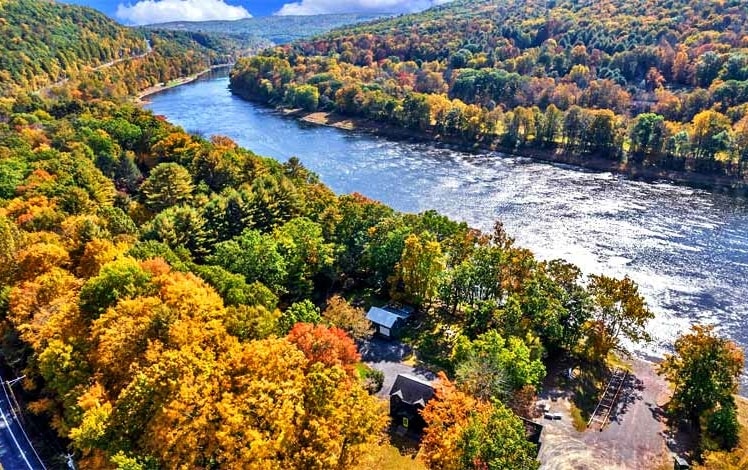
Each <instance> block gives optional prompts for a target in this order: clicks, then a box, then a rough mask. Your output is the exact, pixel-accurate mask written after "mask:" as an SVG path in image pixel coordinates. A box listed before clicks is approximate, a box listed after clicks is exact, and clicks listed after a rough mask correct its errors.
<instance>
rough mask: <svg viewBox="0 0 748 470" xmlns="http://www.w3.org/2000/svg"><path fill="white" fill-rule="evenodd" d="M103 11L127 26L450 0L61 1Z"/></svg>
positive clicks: (379, 9)
mask: <svg viewBox="0 0 748 470" xmlns="http://www.w3.org/2000/svg"><path fill="white" fill-rule="evenodd" d="M62 1H65V2H67V3H76V4H79V5H86V6H90V7H93V8H96V9H97V10H101V11H103V12H104V13H106V14H107V15H109V16H111V17H112V18H114V19H116V20H117V21H119V22H121V23H123V24H128V25H136V24H148V23H163V22H167V21H207V20H238V19H242V18H250V17H252V16H268V15H315V14H321V13H411V12H416V11H421V10H425V9H426V8H430V7H432V6H435V5H441V4H443V3H447V2H448V1H450V0H62Z"/></svg>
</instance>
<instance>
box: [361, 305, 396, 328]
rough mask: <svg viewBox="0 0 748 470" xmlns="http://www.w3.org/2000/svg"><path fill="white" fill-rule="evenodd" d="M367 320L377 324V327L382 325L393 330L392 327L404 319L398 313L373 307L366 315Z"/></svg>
mask: <svg viewBox="0 0 748 470" xmlns="http://www.w3.org/2000/svg"><path fill="white" fill-rule="evenodd" d="M366 318H367V319H368V320H369V321H371V322H373V323H376V324H377V325H382V326H384V327H386V328H392V325H394V324H395V322H397V321H398V320H399V319H401V318H402V317H401V316H400V315H398V314H396V313H393V312H390V311H389V310H384V309H382V308H379V307H372V308H370V309H369V312H368V313H367V314H366Z"/></svg>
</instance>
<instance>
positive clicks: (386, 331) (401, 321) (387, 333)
mask: <svg viewBox="0 0 748 470" xmlns="http://www.w3.org/2000/svg"><path fill="white" fill-rule="evenodd" d="M412 313H413V309H412V308H408V307H404V308H396V307H392V306H389V305H388V306H386V307H384V308H380V307H371V308H370V309H369V311H368V312H367V314H366V319H367V320H369V321H370V322H371V324H372V326H373V327H374V332H375V333H377V334H379V335H381V336H384V337H385V338H394V337H397V335H398V333H399V332H400V329H401V328H402V327H403V325H405V323H406V322H407V321H408V319H409V318H410V315H411V314H412Z"/></svg>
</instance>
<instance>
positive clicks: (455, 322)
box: [0, 0, 743, 470]
mask: <svg viewBox="0 0 748 470" xmlns="http://www.w3.org/2000/svg"><path fill="white" fill-rule="evenodd" d="M0 5H2V8H11V7H12V8H19V9H20V10H19V11H23V12H24V15H27V16H28V19H27V20H26V21H28V22H29V23H30V24H31V23H33V24H37V25H39V26H38V27H39V28H40V32H39V33H38V34H40V35H43V34H45V33H43V31H41V30H42V29H43V28H44V26H43V25H44V22H43V21H41V20H40V19H38V18H37V15H41V18H47V16H46V15H47V14H48V13H49V12H48V10H46V9H47V8H51V9H56V8H63V9H67V8H72V7H59V6H58V5H55V4H52V3H46V2H31V1H28V0H18V1H13V2H9V1H3V2H2V3H1V4H0ZM34 5H38V6H39V10H38V11H37V10H36V9H35V8H36V7H34ZM460 5H462V4H457V7H456V8H458V10H456V11H459V8H461V6H460ZM32 7H33V8H32ZM73 10H75V9H74V8H73ZM73 10H71V11H73ZM65 11H67V10H65ZM444 11H449V10H444ZM87 12H89V10H81V11H77V12H76V11H73V12H72V13H70V14H71V15H85V14H92V13H87ZM63 17H64V15H63ZM407 18H409V17H404V18H402V19H399V20H394V23H391V24H397V23H398V22H400V21H406V22H407V21H409V20H408V19H407ZM47 21H50V22H51V27H53V28H54V25H55V24H58V23H57V22H55V21H54V18H51V17H50V18H48V19H47ZM440 21H441V20H440ZM84 23H85V22H84ZM386 24H390V23H386ZM81 27H82V26H81V25H76V26H75V28H81ZM372 27H375V26H367V28H372ZM113 31H116V28H115V29H113ZM50 34H51V33H50ZM123 34H124V33H123ZM128 34H129V33H128ZM170 34H172V33H170ZM17 37H18V36H15V35H6V36H2V37H0V46H2V47H3V48H4V50H12V47H13V45H14V44H22V42H21V41H18V40H17ZM137 39H138V40H139V38H137ZM151 42H152V46H153V49H154V50H153V52H150V53H147V55H146V56H144V57H142V58H137V59H132V60H126V61H122V62H120V63H118V64H115V65H113V66H111V67H105V68H101V69H99V70H96V71H93V70H91V71H88V72H86V73H85V74H81V75H80V76H77V77H74V78H73V79H71V80H70V82H69V83H68V84H67V85H65V86H63V87H60V88H61V89H59V90H54V92H52V93H49V96H44V95H46V94H41V95H40V94H34V93H28V91H30V90H29V88H30V87H32V84H31V83H29V82H28V81H27V78H26V75H23V74H22V75H21V76H19V78H18V81H13V79H12V78H10V79H9V82H8V83H9V84H10V86H9V89H10V90H11V91H17V93H13V94H9V95H8V96H3V97H2V98H0V357H1V358H2V364H1V365H2V367H3V372H6V371H7V372H10V373H13V374H16V375H15V376H17V377H21V378H22V380H21V381H20V383H19V385H17V386H16V387H17V388H16V390H18V394H19V395H20V397H21V400H20V405H21V406H23V407H24V409H25V410H27V411H29V412H31V413H33V414H34V415H35V416H36V417H37V418H36V420H35V421H36V422H37V424H39V423H43V424H45V425H48V426H49V427H51V428H52V429H53V430H54V432H56V433H57V435H58V436H59V439H60V440H61V442H60V443H59V444H55V443H52V442H50V443H46V444H48V446H40V448H41V449H42V450H43V451H44V450H46V451H47V452H45V456H47V455H48V454H53V453H56V455H55V456H52V458H51V459H50V462H51V464H50V468H51V467H52V466H53V465H58V466H60V467H64V466H65V457H64V455H65V453H67V452H68V450H69V451H72V452H73V454H74V458H75V460H76V463H77V465H78V468H82V469H122V470H125V469H127V470H146V469H148V470H152V469H160V468H164V469H172V468H173V469H185V468H188V469H214V468H248V469H255V468H256V469H304V470H308V469H320V470H322V469H349V468H379V465H377V464H371V463H370V462H375V461H378V460H377V457H378V454H377V453H378V452H379V451H380V450H381V448H382V447H383V445H387V444H388V436H389V435H388V434H387V433H386V429H387V426H388V424H389V417H388V413H387V410H386V405H385V404H384V403H383V402H382V401H381V400H379V399H377V398H376V397H375V396H374V395H373V393H375V392H376V391H377V389H378V385H379V386H381V375H378V374H377V373H376V372H373V371H372V370H371V369H369V368H368V367H367V366H366V365H364V364H363V363H361V356H360V355H359V351H358V345H360V344H366V341H367V340H368V339H369V336H370V335H371V328H370V324H369V322H368V321H367V320H366V318H365V316H364V311H363V310H362V309H360V308H356V307H354V304H357V302H356V303H354V302H351V303H349V300H353V299H355V300H357V301H361V302H364V303H370V304H372V303H376V304H377V305H381V304H383V303H384V302H387V301H398V302H406V303H408V304H410V305H412V306H413V307H414V308H415V309H416V311H415V313H414V319H415V320H416V321H415V322H413V324H412V326H411V327H409V329H408V330H407V331H406V333H405V337H404V341H405V342H407V344H408V345H409V346H410V347H412V348H414V349H416V350H417V351H418V360H419V361H422V364H423V365H424V366H427V367H430V368H432V369H434V371H435V372H436V371H439V372H440V381H439V384H438V386H437V389H438V390H437V393H436V398H434V399H433V400H431V401H430V402H429V403H428V405H427V407H426V408H425V409H424V410H423V413H422V416H423V418H424V419H425V420H426V423H427V425H428V427H427V428H426V431H425V434H424V436H423V440H422V445H421V450H420V453H419V459H420V460H421V461H423V462H424V463H426V464H427V465H429V466H430V467H431V468H475V469H499V468H502V469H503V468H512V469H520V470H524V469H528V470H530V469H535V468H537V467H538V462H537V461H536V459H535V456H536V451H537V448H536V445H535V444H533V443H531V442H530V441H528V440H527V439H526V430H525V426H524V425H523V423H522V421H521V420H520V418H519V416H525V417H527V416H530V414H531V412H532V410H533V409H534V408H535V403H536V394H537V392H538V391H539V390H540V387H541V383H542V382H543V380H544V378H545V377H546V374H547V372H546V366H547V365H548V364H549V363H550V362H551V361H553V360H554V359H556V358H559V357H563V358H565V359H566V360H569V361H571V362H573V363H575V364H582V365H583V367H582V370H583V371H584V372H585V374H587V373H589V374H594V373H598V372H599V373H600V374H601V375H600V377H604V376H605V374H606V373H607V367H608V366H607V364H608V362H607V361H608V359H609V358H610V357H611V356H612V355H613V354H615V353H616V352H622V351H625V348H626V345H627V344H631V343H637V342H641V341H645V340H647V339H648V337H649V335H648V332H647V323H648V321H650V320H651V319H652V318H653V317H654V315H653V313H652V312H651V311H650V310H649V309H648V308H647V305H646V303H645V302H644V299H643V298H642V297H641V295H640V294H639V291H638V288H637V286H636V284H635V283H634V281H633V280H631V279H629V278H624V279H614V278H611V277H608V276H605V275H595V274H594V273H582V272H581V271H580V270H579V269H578V268H577V267H576V266H573V265H571V264H569V263H566V262H564V261H560V260H553V261H540V260H538V259H536V258H535V257H534V255H533V254H532V253H531V252H530V251H529V250H527V249H524V248H522V247H520V246H517V245H516V244H515V243H514V240H513V239H512V238H511V237H510V236H509V235H508V234H507V233H506V232H505V231H504V229H503V227H502V225H501V224H500V223H497V224H496V226H495V229H494V230H493V232H492V233H481V232H480V231H478V230H474V229H471V228H470V227H468V226H467V225H466V224H464V223H458V222H455V221H452V220H449V219H448V218H446V217H444V216H441V215H439V214H437V213H436V212H433V211H427V212H425V213H422V214H404V213H399V212H397V211H395V210H393V209H392V208H390V207H387V206H385V205H383V204H381V203H378V202H376V201H372V200H370V199H367V198H366V197H364V196H361V195H358V194H351V195H336V194H334V193H333V192H332V191H331V190H330V189H329V188H327V187H326V186H325V185H324V184H323V183H322V182H321V181H320V180H319V178H318V177H317V176H316V175H315V174H313V173H312V172H310V171H308V170H307V169H306V168H304V166H303V165H302V164H301V162H299V161H298V160H297V159H294V158H292V159H290V160H289V161H287V162H286V163H280V162H278V161H275V160H272V159H269V158H265V157H261V156H258V155H255V154H254V153H252V152H250V151H248V150H245V149H242V148H240V147H239V146H237V145H236V144H235V143H234V142H233V141H231V140H230V139H228V138H226V137H221V136H214V137H211V138H209V139H208V138H203V137H200V136H195V135H191V134H189V133H187V132H185V131H184V130H182V129H179V128H177V127H175V126H173V125H171V124H169V123H168V122H166V121H165V119H164V118H163V117H159V116H154V115H153V114H152V113H150V112H148V111H144V110H142V109H140V108H138V107H136V106H134V105H132V104H127V103H123V101H124V99H123V98H126V97H127V96H126V95H128V94H130V93H132V92H133V91H137V90H138V89H139V87H142V86H143V85H146V84H148V83H153V82H154V81H164V80H168V79H170V78H176V77H179V76H183V75H184V74H188V73H191V72H192V71H194V70H195V69H197V68H199V67H204V66H205V65H206V63H205V60H206V59H208V60H212V58H215V56H213V55H211V54H212V53H211V52H205V49H204V48H203V46H204V45H199V44H197V43H196V41H195V36H192V35H190V34H188V33H173V35H172V36H169V35H164V34H163V33H158V34H155V35H152V36H151ZM315 44H316V45H314V46H313V47H315V48H316V47H321V46H319V44H322V43H321V42H317V43H315ZM79 47H80V43H79V42H77V41H75V40H71V41H70V43H69V44H67V45H66V46H64V47H63V46H60V49H59V50H58V51H57V52H56V53H57V56H64V57H78V56H75V55H74V54H73V52H72V51H73V50H76V49H77V48H79ZM294 47H296V46H294ZM299 47H312V46H299ZM347 47H348V46H346V48H347ZM455 47H458V46H455ZM294 50H295V49H293V48H287V49H283V50H278V51H276V54H277V55H279V56H280V57H269V56H265V57H262V58H260V59H258V60H254V61H248V62H246V63H245V64H243V66H242V67H248V66H256V67H259V68H258V69H257V70H258V71H259V73H261V75H262V78H258V82H257V83H256V88H252V90H253V92H256V93H260V94H263V93H264V94H265V95H263V96H266V97H267V99H268V100H282V99H286V98H285V97H286V94H288V98H287V99H290V100H292V101H293V100H299V103H303V105H304V106H305V107H306V106H308V107H309V108H312V107H316V106H317V104H318V100H321V98H320V96H327V95H325V93H328V92H327V91H325V90H327V89H326V88H325V87H326V86H329V87H333V88H336V87H337V90H338V91H337V92H335V93H334V94H332V95H330V96H327V99H328V100H330V101H329V102H330V103H333V98H335V99H336V100H337V99H338V98H339V96H341V97H345V96H348V95H347V94H346V93H347V92H341V90H348V89H350V90H357V91H356V93H355V94H353V95H351V96H353V97H354V98H355V99H354V100H353V101H352V102H351V103H353V104H354V105H355V106H360V105H361V104H362V103H363V102H359V101H358V98H356V97H357V96H359V93H360V94H361V95H360V96H369V95H367V93H372V95H371V96H378V97H382V99H384V100H385V102H387V103H392V106H393V108H392V109H391V110H390V111H391V112H392V113H395V114H393V116H396V115H401V114H402V113H403V112H404V111H403V110H408V112H409V113H410V112H414V113H415V112H416V111H417V110H418V109H420V108H419V107H411V105H410V104H408V103H411V102H413V103H415V102H418V100H420V99H423V100H424V102H429V101H428V100H429V99H431V98H430V97H427V96H426V95H417V94H415V92H414V91H407V92H405V95H404V96H403V97H401V98H398V97H397V93H400V92H404V90H405V88H402V87H400V85H398V86H397V87H395V88H393V89H392V90H390V91H392V93H393V94H392V95H390V94H388V93H389V92H387V91H385V90H384V89H375V87H374V88H372V89H371V90H369V89H368V88H367V89H366V90H367V91H364V88H363V87H364V85H362V83H364V81H365V82H366V83H369V82H370V81H371V80H374V78H373V76H372V75H370V74H371V70H374V63H372V64H371V65H370V66H362V65H358V66H357V65H353V64H347V63H345V62H339V61H338V59H335V58H332V57H312V58H306V57H303V56H301V55H298V54H297V53H296V52H298V51H296V52H293V51H294ZM346 50H348V49H346ZM353 50H355V49H351V51H353ZM456 50H457V51H460V50H462V46H461V45H460V46H459V47H458V48H457V49H456ZM130 52H131V53H132V52H136V53H137V52H138V51H130ZM146 52H147V51H146ZM476 52H477V51H476ZM113 53H114V52H113ZM12 54H16V55H17V56H18V57H20V54H17V51H14V52H12ZM471 54H472V53H471ZM57 56H55V57H57ZM15 57H16V56H15V55H14V56H13V57H12V58H11V59H12V60H15ZM41 57H52V56H41ZM114 57H116V55H115V56H114ZM473 57H475V56H473ZM107 58H110V57H108V56H107V57H99V59H98V61H95V60H94V59H91V60H94V62H92V63H91V64H88V63H86V66H88V67H91V66H93V65H95V64H98V63H101V62H102V61H104V60H105V59H107ZM76 60H79V59H76ZM80 60H81V61H82V62H85V61H86V60H85V58H80ZM387 60H388V61H389V62H387V63H388V64H389V65H388V67H390V66H391V67H396V66H397V64H412V66H413V67H420V66H419V65H417V64H416V63H415V62H412V63H411V62H407V61H403V62H401V59H394V58H392V59H387ZM403 60H404V58H403ZM471 60H473V59H471ZM19 63H25V62H23V61H21V62H19ZM291 63H293V64H294V67H293V68H292V67H291ZM426 63H427V62H423V63H422V64H421V65H423V64H426ZM76 64H77V65H76V67H78V68H79V69H81V70H82V67H83V66H82V65H81V64H80V63H77V62H76ZM432 64H434V66H437V65H438V64H439V62H432ZM25 66H28V64H26V65H25ZM409 66H411V65H409ZM321 70H325V71H324V72H320V71H321ZM446 70H447V69H444V73H445V74H446V73H447V72H446ZM452 70H453V72H454V70H458V69H454V68H453V69H452ZM459 70H462V69H459ZM401 71H402V70H401ZM353 72H355V73H360V76H359V78H361V80H363V81H361V82H350V83H348V82H346V81H348V80H351V78H350V77H351V76H352V75H350V74H351V73H353ZM413 73H414V77H415V74H416V72H415V69H414V72H413ZM435 73H436V72H435ZM460 73H461V72H459V73H458V72H455V76H458V75H459V74H460ZM720 73H721V72H720ZM307 74H311V75H310V76H311V77H315V76H316V77H317V78H316V79H310V80H309V83H310V84H308V85H306V84H301V83H298V84H294V83H293V80H294V77H303V76H306V75H307ZM437 75H439V73H437ZM439 76H442V75H439ZM444 76H446V75H444ZM53 78H56V77H48V79H49V80H51V79H53ZM388 80H391V79H388ZM392 80H394V79H392ZM235 81H236V79H235ZM123 82H128V83H127V84H125V83H123ZM244 83H249V84H251V83H254V82H252V81H251V80H247V81H246V82H244ZM372 83H373V82H372ZM445 83H446V81H445ZM325 84H327V85H325ZM318 86H319V87H321V88H322V92H321V94H320V89H318V88H317V87H318ZM445 90H446V88H445ZM318 94H319V95H318ZM338 95H339V96H338ZM433 96H437V95H433ZM444 99H445V100H446V98H444ZM388 100H389V101H388ZM451 103H458V102H451ZM313 105H314V106H313ZM388 106H389V105H387V106H386V107H384V108H383V109H384V111H387V110H388V109H389V107H388ZM455 106H468V105H458V104H455ZM429 109H430V108H429ZM460 109H462V108H460ZM475 109H483V108H479V107H477V106H476V108H475ZM498 109H500V107H499V106H498V104H497V106H496V108H495V110H498ZM570 109H573V108H570ZM195 112H201V110H199V109H196V110H195ZM481 112H483V111H481ZM559 112H561V111H559ZM486 113H488V111H486ZM507 113H509V111H507ZM567 113H568V112H567ZM471 122H472V121H471ZM429 125H431V124H429ZM694 331H695V332H694V334H693V335H691V336H690V337H685V339H683V340H681V341H680V342H679V344H678V345H677V348H676V350H675V355H674V356H673V357H672V358H670V359H668V363H667V367H666V372H667V373H668V374H670V375H672V376H673V377H675V379H673V381H674V382H676V383H677V385H678V395H676V396H677V397H679V398H678V401H677V403H676V405H677V408H676V407H673V410H674V411H673V413H674V414H677V413H680V414H683V415H687V416H688V417H689V418H690V419H692V423H699V424H700V427H701V434H700V436H699V437H700V438H701V441H700V442H702V443H703V446H702V448H703V449H720V448H724V449H731V448H733V447H734V446H735V445H736V442H737V439H738V437H737V436H738V433H739V432H740V425H739V422H738V421H737V417H736V412H735V410H736V404H735V402H734V401H732V402H731V401H730V398H731V397H732V394H733V393H734V392H735V391H736V390H737V377H738V376H739V374H740V371H741V370H742V364H743V362H742V361H743V356H742V352H741V351H740V350H739V349H738V348H737V347H736V346H735V345H734V344H733V343H732V342H730V341H728V340H725V339H721V338H717V337H716V336H714V335H713V334H712V330H711V329H708V328H705V329H697V330H694ZM694 343H696V345H697V346H699V347H697V348H694V347H693V345H694ZM701 345H706V346H701ZM715 345H716V346H715ZM715 351H717V352H719V354H714V352H715ZM704 358H706V359H704ZM705 361H707V362H705ZM683 364H686V365H687V370H686V372H687V373H682V371H683V370H684V368H685V367H684V366H683ZM704 364H707V366H704ZM703 370H709V371H712V370H714V371H719V374H716V375H714V376H712V375H709V374H702V373H700V371H703ZM689 371H697V372H694V373H688V372H689ZM378 377H379V378H378ZM600 377H598V378H596V379H594V380H598V381H599V380H601V379H600ZM590 380H593V379H590ZM594 380H593V381H594ZM18 387H20V390H19V388H18ZM700 387H709V390H710V394H709V396H708V397H709V398H708V399H703V398H701V397H700V396H698V395H699V393H695V394H694V393H691V392H692V391H694V390H702V388H700ZM694 396H695V399H694ZM681 397H682V398H681ZM2 406H4V404H2V403H0V407H2ZM3 412H4V413H7V411H5V410H3ZM580 419H581V418H580ZM47 447H49V448H47ZM55 447H57V448H58V449H65V450H64V451H59V450H58V451H55V450H54V449H55ZM50 449H52V450H50ZM715 458H719V457H715ZM406 460H407V461H408V464H407V465H408V466H409V465H411V464H412V461H411V460H410V458H407V459H406Z"/></svg>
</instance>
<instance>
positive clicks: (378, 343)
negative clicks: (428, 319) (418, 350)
mask: <svg viewBox="0 0 748 470" xmlns="http://www.w3.org/2000/svg"><path fill="white" fill-rule="evenodd" d="M358 350H359V352H360V353H361V359H362V360H363V362H364V363H365V364H366V365H368V366H369V367H371V368H372V369H377V370H379V371H382V372H383V373H384V384H383V385H382V389H381V390H380V391H379V392H378V393H377V394H376V396H377V397H379V398H388V397H389V395H390V389H391V388H392V384H394V383H395V379H396V378H397V375H398V374H410V375H414V376H416V377H420V378H422V379H425V380H429V381H431V380H434V379H435V378H436V375H435V374H434V373H433V372H431V371H428V370H426V369H424V368H423V367H418V366H416V367H413V366H411V365H408V364H405V363H404V362H403V360H404V359H405V358H407V357H409V356H410V355H411V354H412V352H413V349H412V348H411V347H410V346H407V345H405V344H403V343H401V342H399V341H397V340H393V339H385V338H380V337H374V338H372V339H371V340H368V341H365V342H363V343H361V344H359V348H358Z"/></svg>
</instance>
